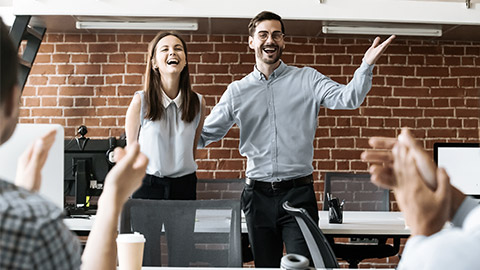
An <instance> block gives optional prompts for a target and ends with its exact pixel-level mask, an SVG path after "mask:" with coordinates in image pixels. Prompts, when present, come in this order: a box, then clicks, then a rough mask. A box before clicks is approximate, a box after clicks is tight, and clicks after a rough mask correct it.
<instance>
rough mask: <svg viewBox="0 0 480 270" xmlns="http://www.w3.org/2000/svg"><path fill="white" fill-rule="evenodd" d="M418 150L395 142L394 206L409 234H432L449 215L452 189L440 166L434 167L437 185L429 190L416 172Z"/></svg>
mask: <svg viewBox="0 0 480 270" xmlns="http://www.w3.org/2000/svg"><path fill="white" fill-rule="evenodd" d="M417 151H418V149H415V148H410V146H409V145H407V144H406V143H405V142H402V141H399V142H398V143H397V144H396V145H395V147H394V148H393V151H392V153H393V157H394V172H395V179H396V185H395V187H394V188H393V190H394V192H395V198H396V199H397V203H398V206H399V207H400V209H401V210H402V212H403V213H404V215H405V221H406V223H407V225H408V226H409V227H410V230H411V232H412V235H426V236H429V235H432V234H434V233H436V232H438V231H440V230H441V229H442V227H443V226H444V224H445V222H446V221H447V220H448V219H449V218H450V216H451V214H450V213H451V204H452V189H451V186H450V182H449V178H448V175H447V174H446V172H445V170H444V169H437V171H436V177H435V178H437V179H438V181H437V188H436V190H432V189H431V188H430V187H429V186H427V181H426V180H425V179H424V177H423V175H422V174H421V172H420V171H419V167H418V162H417V161H416V157H418V156H419V153H415V152H417Z"/></svg>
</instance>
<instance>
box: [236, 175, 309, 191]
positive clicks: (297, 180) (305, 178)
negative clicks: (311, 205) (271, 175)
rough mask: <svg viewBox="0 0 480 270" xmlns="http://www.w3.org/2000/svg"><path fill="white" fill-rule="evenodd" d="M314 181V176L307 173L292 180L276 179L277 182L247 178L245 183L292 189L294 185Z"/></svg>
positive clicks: (262, 186) (303, 184)
mask: <svg viewBox="0 0 480 270" xmlns="http://www.w3.org/2000/svg"><path fill="white" fill-rule="evenodd" d="M311 183H313V176H312V175H311V174H310V175H307V176H303V177H299V178H295V179H290V180H283V181H276V182H265V181H257V180H253V179H251V178H246V179H245V184H247V185H249V186H251V187H253V188H255V187H258V188H271V189H273V190H277V189H291V188H294V187H299V186H305V185H308V184H311Z"/></svg>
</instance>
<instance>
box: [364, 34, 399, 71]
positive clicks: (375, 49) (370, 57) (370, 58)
mask: <svg viewBox="0 0 480 270" xmlns="http://www.w3.org/2000/svg"><path fill="white" fill-rule="evenodd" d="M393 39H395V35H391V36H390V37H389V38H388V39H387V40H385V41H384V42H383V43H382V44H380V37H376V38H375V40H374V41H373V43H372V46H370V48H368V50H367V52H365V55H364V56H363V60H365V62H366V63H367V64H369V65H373V64H375V63H376V62H377V60H378V58H380V56H382V54H383V52H384V51H385V50H386V49H387V47H388V46H389V45H390V43H392V41H393Z"/></svg>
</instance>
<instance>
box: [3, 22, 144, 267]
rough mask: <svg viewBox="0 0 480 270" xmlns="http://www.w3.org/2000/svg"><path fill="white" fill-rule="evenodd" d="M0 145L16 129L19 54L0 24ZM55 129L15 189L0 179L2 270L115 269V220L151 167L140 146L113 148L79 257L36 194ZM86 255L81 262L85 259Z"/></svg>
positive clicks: (58, 215) (29, 158)
mask: <svg viewBox="0 0 480 270" xmlns="http://www.w3.org/2000/svg"><path fill="white" fill-rule="evenodd" d="M0 40H1V41H0V51H1V52H0V62H1V68H0V82H1V88H0V145H1V144H3V143H5V142H6V141H8V139H9V138H10V137H11V136H12V134H13V131H14V130H15V127H16V125H17V121H18V114H19V110H20V108H19V106H20V105H19V101H20V97H21V92H20V89H19V88H18V86H17V67H18V59H17V57H18V55H17V51H16V50H15V48H14V46H13V44H12V42H11V40H10V38H9V36H8V30H7V28H6V26H5V25H4V24H3V21H2V20H1V19H0ZM55 133H56V131H55V130H52V131H51V132H49V133H47V134H46V135H44V136H42V137H41V138H39V139H38V140H37V141H35V142H34V143H33V144H32V146H30V147H29V148H28V149H27V150H26V151H25V153H24V154H23V155H22V156H21V157H20V159H19V161H18V165H17V166H18V167H17V175H16V179H15V184H16V185H14V184H12V183H8V182H6V181H3V180H0V269H80V267H81V268H82V269H116V256H115V255H116V245H115V237H116V233H117V221H118V217H119V215H120V212H121V211H122V207H123V204H124V203H125V201H126V200H127V199H128V196H130V195H131V194H132V193H133V191H135V190H136V189H137V188H138V187H139V186H140V184H141V180H142V178H143V176H144V175H145V169H146V166H147V163H148V159H147V157H146V156H144V155H143V154H141V153H140V150H139V146H138V144H134V145H131V146H129V148H128V150H123V149H121V148H117V149H115V159H116V160H117V165H115V166H114V167H113V168H112V170H111V171H110V172H109V173H108V175H107V178H106V179H105V186H104V190H103V193H102V195H101V196H100V199H99V201H98V211H97V217H96V219H95V223H94V225H93V227H92V230H91V232H90V235H89V237H88V241H87V245H86V247H85V250H84V251H83V255H82V253H81V248H80V242H79V240H78V238H77V237H76V236H75V235H74V234H73V233H72V232H70V230H69V229H68V228H67V227H66V225H65V224H64V223H63V215H62V209H59V208H57V207H56V206H55V205H54V204H53V203H52V202H50V201H47V200H46V199H44V198H43V197H41V196H40V195H38V193H37V191H38V190H39V189H40V185H41V170H42V168H43V165H44V164H45V161H46V159H47V156H48V151H49V150H50V148H51V146H52V145H53V142H54V140H55ZM81 256H82V257H81Z"/></svg>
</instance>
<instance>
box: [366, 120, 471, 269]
mask: <svg viewBox="0 0 480 270" xmlns="http://www.w3.org/2000/svg"><path fill="white" fill-rule="evenodd" d="M369 144H370V145H371V146H372V147H373V148H374V149H376V150H368V151H365V152H363V153H362V159H363V160H365V161H367V162H370V163H371V165H370V173H371V175H372V178H371V180H372V182H373V183H374V184H376V185H378V186H381V187H384V188H389V189H392V190H393V191H394V193H395V198H396V199H397V203H398V206H399V207H400V210H401V211H402V212H403V214H404V216H405V222H406V224H407V226H408V227H409V228H410V230H411V237H410V238H409V240H408V241H407V244H406V245H405V249H404V251H403V254H402V259H401V260H400V263H399V265H398V268H399V269H478V263H479V258H478V254H480V253H479V250H480V206H479V204H478V201H477V200H475V199H473V198H471V197H468V196H465V194H463V193H462V192H461V191H459V190H458V189H457V188H455V187H454V186H452V185H451V184H450V180H449V177H448V174H447V173H446V171H445V170H444V169H443V168H437V166H436V165H435V163H434V162H433V161H432V159H431V158H430V156H429V155H428V154H427V153H426V152H425V151H424V150H423V149H422V148H421V147H420V146H419V143H418V142H417V141H416V140H415V139H414V137H413V136H412V134H411V133H410V131H409V130H408V129H403V130H402V132H401V134H400V135H399V136H398V138H397V139H395V138H385V137H373V138H371V139H370V140H369ZM479 166H480V164H479ZM448 221H450V222H451V224H452V226H450V227H448V226H447V228H444V227H445V223H446V222H448Z"/></svg>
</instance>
